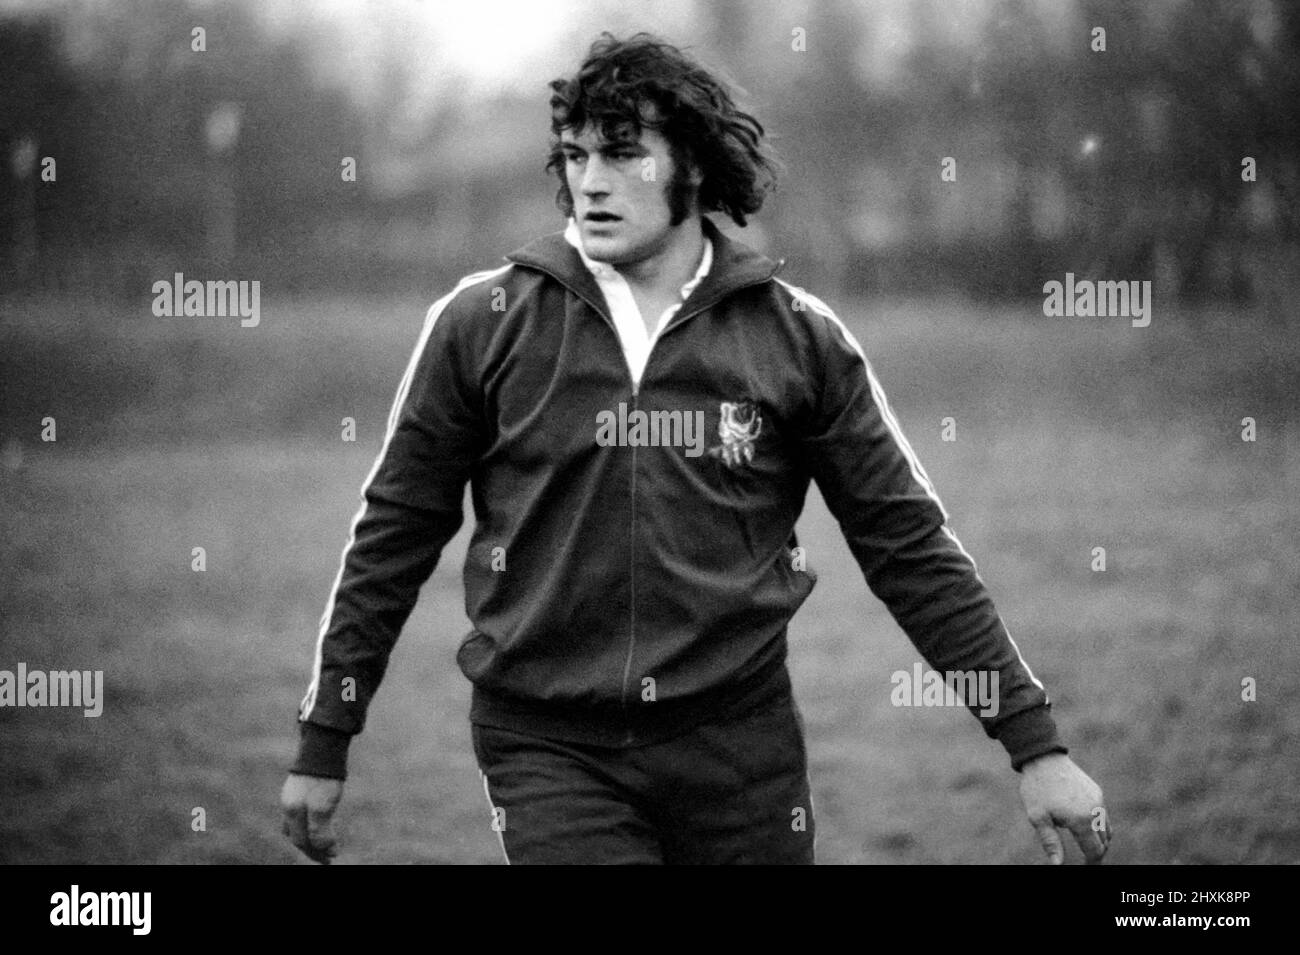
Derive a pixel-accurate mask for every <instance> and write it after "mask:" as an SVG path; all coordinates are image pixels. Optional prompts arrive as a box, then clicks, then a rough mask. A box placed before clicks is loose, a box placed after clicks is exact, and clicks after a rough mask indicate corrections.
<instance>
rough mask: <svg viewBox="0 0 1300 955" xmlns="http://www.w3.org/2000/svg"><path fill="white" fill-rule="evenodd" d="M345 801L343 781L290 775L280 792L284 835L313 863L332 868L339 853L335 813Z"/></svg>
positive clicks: (295, 774)
mask: <svg viewBox="0 0 1300 955" xmlns="http://www.w3.org/2000/svg"><path fill="white" fill-rule="evenodd" d="M342 798H343V780H341V779H325V778H324V777H321V776H300V775H299V774H297V773H290V774H289V778H288V779H286V780H285V781H284V788H283V789H281V790H280V808H281V809H283V810H284V824H283V825H282V826H281V829H282V831H283V832H284V834H285V835H286V836H288V837H289V841H290V842H292V843H293V844H294V845H295V846H297V847H298V848H299V849H301V850H302V851H303V852H304V853H306V855H307V857H308V858H309V859H311V860H312V861H313V862H319V863H320V864H321V865H329V864H330V860H331V859H333V858H334V855H335V853H336V852H337V851H338V850H337V848H336V840H335V838H334V827H333V819H334V810H335V809H337V808H338V805H339V800H340V799H342Z"/></svg>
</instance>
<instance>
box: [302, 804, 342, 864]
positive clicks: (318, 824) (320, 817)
mask: <svg viewBox="0 0 1300 955" xmlns="http://www.w3.org/2000/svg"><path fill="white" fill-rule="evenodd" d="M333 818H334V811H333V810H332V809H309V810H308V811H307V835H308V837H309V839H310V842H311V847H312V848H313V849H314V850H316V852H318V853H320V854H322V855H325V856H328V857H331V858H332V857H333V856H334V853H335V852H336V851H337V850H336V843H337V840H336V839H335V838H334V826H333V824H332V821H333Z"/></svg>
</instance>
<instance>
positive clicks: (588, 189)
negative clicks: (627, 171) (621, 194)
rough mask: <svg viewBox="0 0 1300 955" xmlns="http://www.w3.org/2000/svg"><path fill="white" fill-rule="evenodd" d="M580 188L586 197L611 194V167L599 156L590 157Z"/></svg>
mask: <svg viewBox="0 0 1300 955" xmlns="http://www.w3.org/2000/svg"><path fill="white" fill-rule="evenodd" d="M580 188H581V189H582V194H583V195H584V196H600V195H606V194H607V193H608V192H609V188H610V182H609V166H607V165H606V163H605V161H604V160H603V159H601V158H600V157H599V156H589V157H588V158H587V165H586V168H584V169H583V171H582V183H581V186H580Z"/></svg>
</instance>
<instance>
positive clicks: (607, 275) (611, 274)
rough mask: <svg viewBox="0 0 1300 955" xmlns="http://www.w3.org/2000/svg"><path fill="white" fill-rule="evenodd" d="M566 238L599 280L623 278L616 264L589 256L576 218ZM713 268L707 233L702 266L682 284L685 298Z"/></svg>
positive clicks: (710, 244)
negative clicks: (599, 260) (584, 247)
mask: <svg viewBox="0 0 1300 955" xmlns="http://www.w3.org/2000/svg"><path fill="white" fill-rule="evenodd" d="M564 238H565V241H566V242H568V243H569V245H571V246H573V247H574V248H575V249H577V250H578V255H580V256H581V257H582V264H583V265H585V266H586V267H587V271H588V272H590V273H591V274H592V275H593V276H595V279H596V281H597V282H608V281H612V280H613V279H615V278H620V279H621V278H622V276H621V275H619V273H618V270H617V269H616V268H614V266H612V265H609V264H607V263H605V262H597V261H596V260H595V259H591V258H588V257H587V253H586V251H585V250H584V249H583V248H582V235H581V233H580V232H579V231H578V223H577V221H576V220H575V219H573V218H570V219H569V224H568V226H567V227H566V228H565V230H564ZM712 268H713V243H712V242H711V241H710V240H709V237H708V236H707V235H706V236H705V237H704V254H703V255H702V256H700V267H699V268H697V269H696V270H695V275H694V276H693V277H692V278H691V280H690V281H689V282H687V283H686V284H685V285H683V286H682V298H683V299H686V298H688V297H689V296H690V294H691V293H692V292H694V291H695V287H696V286H697V285H699V284H700V283H701V282H703V281H704V277H705V276H706V275H708V274H709V270H710V269H712Z"/></svg>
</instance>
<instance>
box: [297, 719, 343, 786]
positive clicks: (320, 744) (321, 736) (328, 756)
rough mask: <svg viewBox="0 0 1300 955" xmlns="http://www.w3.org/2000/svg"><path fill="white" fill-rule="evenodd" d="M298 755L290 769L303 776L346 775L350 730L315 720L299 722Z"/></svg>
mask: <svg viewBox="0 0 1300 955" xmlns="http://www.w3.org/2000/svg"><path fill="white" fill-rule="evenodd" d="M298 726H299V730H300V734H301V735H300V736H299V738H298V758H297V759H295V760H294V763H293V765H292V766H291V767H289V772H291V773H297V774H299V775H302V776H324V777H326V778H327V779H347V776H348V744H349V743H351V742H352V734H350V733H346V732H344V731H343V730H336V729H331V728H330V727H328V726H321V725H319V724H317V723H299V724H298Z"/></svg>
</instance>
